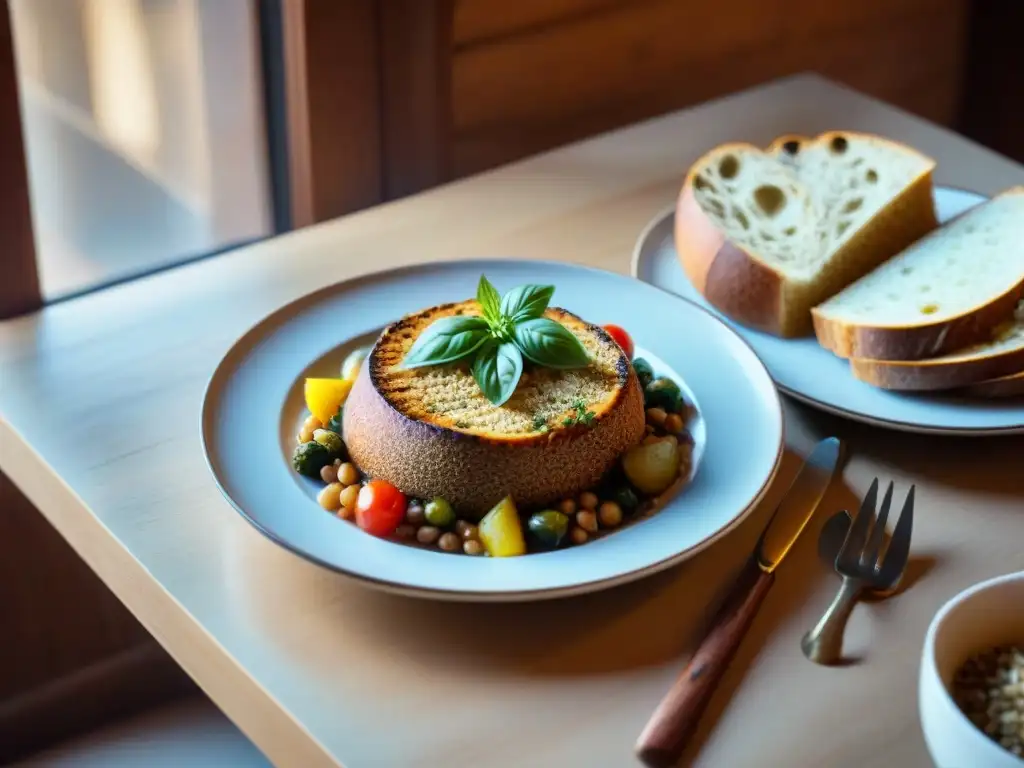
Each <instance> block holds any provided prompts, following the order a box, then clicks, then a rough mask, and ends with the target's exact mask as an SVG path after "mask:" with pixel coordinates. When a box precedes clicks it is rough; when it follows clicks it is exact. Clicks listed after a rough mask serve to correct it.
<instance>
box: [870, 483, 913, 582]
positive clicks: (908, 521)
mask: <svg viewBox="0 0 1024 768" xmlns="http://www.w3.org/2000/svg"><path fill="white" fill-rule="evenodd" d="M914 489H915V486H913V485H912V486H910V491H909V492H908V493H907V500H906V501H904V502H903V511H902V512H900V519H899V522H898V523H896V529H895V530H894V531H893V532H892V540H891V541H890V542H889V549H888V550H886V553H885V561H884V562H883V563H882V569H881V571H880V572H879V577H880V578H881V579H883V580H884V581H885V582H886V583H887V584H888V585H889V586H895V585H896V583H897V582H898V581H899V579H900V577H901V576H902V575H903V571H904V569H905V568H906V567H907V561H908V560H909V559H910V533H911V531H912V530H913V527H914Z"/></svg>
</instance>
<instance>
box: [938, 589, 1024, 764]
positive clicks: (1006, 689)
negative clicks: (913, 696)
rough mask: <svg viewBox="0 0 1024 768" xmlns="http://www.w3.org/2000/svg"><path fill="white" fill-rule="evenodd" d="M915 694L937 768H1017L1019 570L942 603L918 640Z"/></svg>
mask: <svg viewBox="0 0 1024 768" xmlns="http://www.w3.org/2000/svg"><path fill="white" fill-rule="evenodd" d="M918 697H919V698H918V706H919V711H920V715H921V727H922V729H923V731H924V738H925V741H926V742H927V744H928V750H929V752H931V756H932V759H933V760H934V761H935V764H936V766H937V767H938V768H975V767H978V768H980V767H981V766H985V767H986V768H1024V571H1021V572H1019V573H1010V574H1007V575H1005V576H999V577H997V578H994V579H989V580H988V581H983V582H981V583H980V584H975V585H974V586H972V587H970V588H968V589H966V590H964V591H963V592H961V593H960V594H958V595H956V596H955V597H953V598H952V599H951V600H950V601H949V602H947V603H946V604H945V605H944V606H942V608H941V609H940V610H939V612H938V613H937V614H936V615H935V618H934V619H933V620H932V623H931V626H930V627H929V628H928V633H927V635H926V636H925V641H924V653H923V656H922V659H921V672H920V684H919V688H918Z"/></svg>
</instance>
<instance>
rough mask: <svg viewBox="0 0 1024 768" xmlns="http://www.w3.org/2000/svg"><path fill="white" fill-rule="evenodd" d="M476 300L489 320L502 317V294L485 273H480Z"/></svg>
mask: <svg viewBox="0 0 1024 768" xmlns="http://www.w3.org/2000/svg"><path fill="white" fill-rule="evenodd" d="M476 300H477V303H478V304H479V305H480V307H481V308H482V309H483V312H484V317H485V318H486V319H487V320H488V321H489V322H491V323H496V322H498V320H500V319H501V295H500V294H499V293H498V291H497V289H496V288H495V287H494V286H493V285H491V281H490V280H488V279H487V278H486V277H485V276H484V275H480V284H479V285H477V287H476Z"/></svg>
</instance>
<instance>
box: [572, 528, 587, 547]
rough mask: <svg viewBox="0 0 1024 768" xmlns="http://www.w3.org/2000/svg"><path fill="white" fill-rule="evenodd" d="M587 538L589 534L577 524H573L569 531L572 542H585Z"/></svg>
mask: <svg viewBox="0 0 1024 768" xmlns="http://www.w3.org/2000/svg"><path fill="white" fill-rule="evenodd" d="M589 538H590V536H589V535H588V534H587V532H586V531H584V530H583V529H582V528H580V527H578V526H575V525H574V526H573V528H572V530H571V531H569V540H570V541H571V542H572V543H573V544H586V543H587V539H589Z"/></svg>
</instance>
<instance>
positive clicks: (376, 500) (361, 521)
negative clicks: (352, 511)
mask: <svg viewBox="0 0 1024 768" xmlns="http://www.w3.org/2000/svg"><path fill="white" fill-rule="evenodd" d="M405 507H406V498H405V494H404V493H402V492H401V491H400V490H398V489H397V488H395V486H393V485H392V484H391V483H389V482H387V481H385V480H371V481H370V482H368V483H367V484H366V485H364V486H363V487H362V488H360V489H359V496H358V497H356V525H358V526H359V527H360V528H362V529H363V530H364V531H366V532H367V533H369V534H371V535H373V536H390V535H391V534H392V533H394V532H395V528H397V527H398V525H399V523H401V522H402V518H404V517H405Z"/></svg>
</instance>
